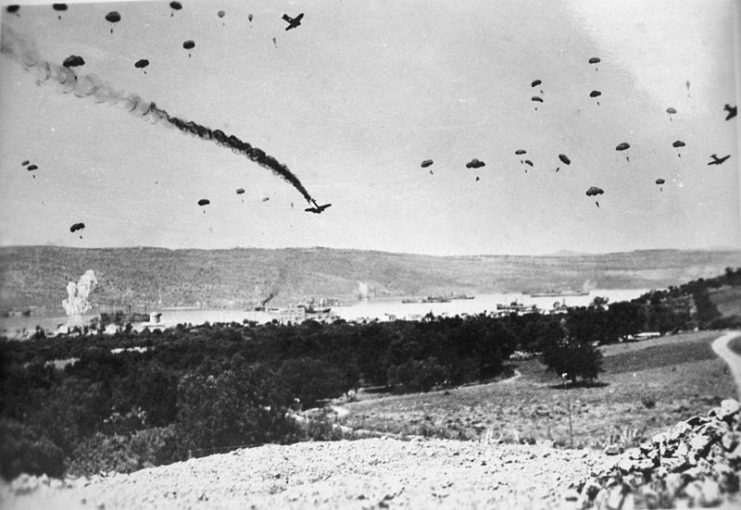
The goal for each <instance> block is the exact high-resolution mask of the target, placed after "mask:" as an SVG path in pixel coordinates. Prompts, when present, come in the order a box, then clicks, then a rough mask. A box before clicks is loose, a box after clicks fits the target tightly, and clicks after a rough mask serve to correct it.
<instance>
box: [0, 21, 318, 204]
mask: <svg viewBox="0 0 741 510" xmlns="http://www.w3.org/2000/svg"><path fill="white" fill-rule="evenodd" d="M0 52H2V53H3V54H6V55H8V56H11V57H13V58H15V59H16V60H17V61H19V62H20V63H21V64H22V65H23V67H24V68H25V69H26V70H29V71H32V72H33V73H34V74H35V75H36V84H37V85H41V84H43V83H46V82H52V83H57V84H59V85H61V86H62V91H63V92H64V93H66V94H74V95H75V96H77V97H80V98H86V97H93V98H94V99H95V100H96V101H97V102H99V103H106V104H111V105H121V106H123V107H124V108H125V109H126V110H128V111H130V112H131V113H135V114H137V115H140V116H142V117H146V118H149V119H154V120H163V121H166V122H167V123H168V125H171V126H175V127H176V128H178V129H179V130H180V131H182V132H183V133H187V134H191V135H194V136H197V137H198V138H201V139H203V140H210V141H212V142H214V143H216V144H217V145H219V146H221V147H224V148H227V149H230V150H232V151H234V152H236V153H238V154H241V155H242V156H246V157H248V158H249V159H250V160H252V161H254V162H255V163H257V164H258V165H260V166H262V167H263V168H267V169H268V170H270V171H271V172H273V174H275V175H276V176H278V177H281V178H282V179H284V180H285V181H287V182H288V183H289V184H291V185H292V186H293V187H294V188H296V190H298V192H299V193H301V195H302V196H303V197H304V199H306V201H307V202H309V203H310V204H313V205H316V201H315V200H314V198H312V196H311V195H310V194H309V192H308V191H307V190H306V188H304V186H303V184H301V181H300V180H299V179H298V177H296V176H295V175H294V174H293V172H291V170H290V169H289V168H288V167H287V166H286V165H284V164H283V163H281V162H279V161H278V160H277V159H275V158H274V157H273V156H270V155H268V154H266V153H265V151H263V150H262V149H259V148H257V147H253V146H252V145H251V144H249V143H248V142H245V141H243V140H241V139H239V138H238V137H236V136H234V135H227V134H226V133H224V132H223V131H221V130H219V129H211V128H208V127H206V126H203V125H201V124H198V123H196V122H193V121H188V120H185V119H181V118H179V117H176V116H174V115H171V114H170V113H169V112H168V111H167V110H165V109H164V108H160V107H158V106H157V105H156V104H155V103H153V102H151V101H146V100H144V99H142V98H141V97H139V95H137V94H134V93H126V92H123V91H119V90H117V89H115V88H114V87H113V86H112V85H110V84H108V83H106V82H104V81H103V80H102V79H100V78H99V77H98V76H96V75H95V74H84V75H78V74H77V73H75V72H74V70H73V69H71V68H68V67H64V66H62V65H57V64H53V63H50V62H48V61H46V60H44V59H43V58H41V56H40V55H39V54H38V52H37V51H36V50H35V48H34V47H33V44H31V42H30V41H27V40H26V39H24V38H23V37H22V36H20V35H18V34H17V33H15V31H13V30H12V29H11V28H9V27H7V26H3V27H2V41H1V42H0Z"/></svg>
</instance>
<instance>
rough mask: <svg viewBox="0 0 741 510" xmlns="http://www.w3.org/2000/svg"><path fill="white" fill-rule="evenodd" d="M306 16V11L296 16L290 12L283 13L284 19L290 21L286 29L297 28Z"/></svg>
mask: <svg viewBox="0 0 741 510" xmlns="http://www.w3.org/2000/svg"><path fill="white" fill-rule="evenodd" d="M303 17H304V13H303V12H302V13H301V14H299V15H298V16H296V17H295V18H292V17H290V16H289V15H288V14H284V15H283V19H284V20H286V21H287V22H288V26H287V27H286V30H290V29H292V28H296V27H297V26H299V25H300V24H301V18H303Z"/></svg>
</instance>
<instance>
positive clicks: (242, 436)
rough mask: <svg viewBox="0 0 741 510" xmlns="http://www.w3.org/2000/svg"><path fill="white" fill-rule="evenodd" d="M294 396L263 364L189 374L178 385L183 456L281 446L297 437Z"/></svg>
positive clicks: (180, 445)
mask: <svg viewBox="0 0 741 510" xmlns="http://www.w3.org/2000/svg"><path fill="white" fill-rule="evenodd" d="M290 401H291V399H290V396H289V395H288V393H286V392H285V390H284V389H283V388H282V386H281V385H280V384H279V382H278V380H277V378H276V377H275V375H274V374H273V373H272V372H270V371H269V370H267V369H265V368H264V367H262V366H259V365H250V366H247V367H243V368H238V367H234V368H232V369H228V370H221V372H220V373H219V374H218V375H213V374H208V373H204V372H203V371H199V372H197V373H193V374H188V375H185V376H184V377H183V378H182V379H181V380H180V383H179V385H178V422H177V430H178V434H179V436H180V438H181V443H180V444H179V448H180V450H179V451H180V454H182V455H186V454H187V452H188V451H189V450H196V451H197V450H214V449H229V448H236V447H240V446H244V445H258V444H263V443H268V442H281V441H284V440H286V438H288V437H290V436H291V435H292V434H294V433H295V424H294V423H293V421H292V420H289V419H288V418H287V417H286V411H287V410H288V406H289V404H290Z"/></svg>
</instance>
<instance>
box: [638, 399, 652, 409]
mask: <svg viewBox="0 0 741 510" xmlns="http://www.w3.org/2000/svg"><path fill="white" fill-rule="evenodd" d="M641 403H642V404H643V405H644V407H645V408H646V409H653V408H654V407H656V400H655V399H653V398H652V397H643V398H641Z"/></svg>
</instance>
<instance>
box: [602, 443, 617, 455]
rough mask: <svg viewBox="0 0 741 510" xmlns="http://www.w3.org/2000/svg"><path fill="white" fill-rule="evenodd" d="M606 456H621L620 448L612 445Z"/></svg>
mask: <svg viewBox="0 0 741 510" xmlns="http://www.w3.org/2000/svg"><path fill="white" fill-rule="evenodd" d="M605 455H620V446H619V445H616V444H611V445H609V446H607V447H606V448H605Z"/></svg>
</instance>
